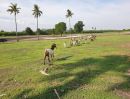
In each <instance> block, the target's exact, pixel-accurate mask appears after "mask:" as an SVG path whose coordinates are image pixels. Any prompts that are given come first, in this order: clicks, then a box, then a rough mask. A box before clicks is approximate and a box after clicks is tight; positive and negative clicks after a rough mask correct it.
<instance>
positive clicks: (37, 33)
mask: <svg viewBox="0 0 130 99" xmlns="http://www.w3.org/2000/svg"><path fill="white" fill-rule="evenodd" d="M37 39H38V40H39V32H38V17H37Z"/></svg>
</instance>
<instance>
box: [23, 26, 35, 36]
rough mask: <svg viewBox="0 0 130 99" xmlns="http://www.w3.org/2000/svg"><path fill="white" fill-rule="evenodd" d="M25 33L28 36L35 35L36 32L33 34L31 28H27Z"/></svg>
mask: <svg viewBox="0 0 130 99" xmlns="http://www.w3.org/2000/svg"><path fill="white" fill-rule="evenodd" d="M25 32H26V33H27V34H28V35H34V32H33V30H32V29H31V28H30V27H27V28H26V29H25Z"/></svg>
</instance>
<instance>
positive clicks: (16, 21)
mask: <svg viewBox="0 0 130 99" xmlns="http://www.w3.org/2000/svg"><path fill="white" fill-rule="evenodd" d="M15 26H16V40H17V42H18V41H19V38H18V32H17V20H16V14H15Z"/></svg>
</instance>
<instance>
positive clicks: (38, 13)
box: [32, 4, 42, 40]
mask: <svg viewBox="0 0 130 99" xmlns="http://www.w3.org/2000/svg"><path fill="white" fill-rule="evenodd" d="M32 11H33V15H34V17H35V18H36V19H37V37H38V40H39V32H38V18H39V17H40V16H41V15H42V11H41V10H40V8H39V6H38V5H36V4H35V5H34V8H33V10H32Z"/></svg>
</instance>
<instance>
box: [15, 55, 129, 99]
mask: <svg viewBox="0 0 130 99" xmlns="http://www.w3.org/2000/svg"><path fill="white" fill-rule="evenodd" d="M63 60H64V59H63ZM92 66H96V69H91V67H92ZM129 66H130V57H129V56H125V55H124V56H120V55H117V56H116V55H111V56H104V57H101V58H88V59H82V60H79V61H77V62H75V63H68V64H62V65H61V66H60V68H59V69H64V70H65V71H68V72H62V73H59V74H58V73H57V74H55V75H50V76H49V77H48V78H46V79H43V80H42V82H44V80H47V81H54V80H56V79H59V78H64V79H66V78H68V77H70V76H72V75H73V76H74V79H72V80H70V81H68V82H66V83H64V84H63V85H57V86H55V87H49V88H48V89H47V90H44V91H43V92H42V93H41V94H38V95H34V96H31V97H28V98H29V99H57V96H56V95H55V93H54V91H53V89H57V91H58V93H59V94H60V97H63V96H64V95H65V94H67V93H68V92H69V91H72V90H75V89H77V88H79V87H81V86H83V85H85V84H89V83H90V82H91V80H93V79H94V78H96V77H98V76H100V75H101V74H103V73H105V72H107V71H117V72H122V73H125V72H126V71H127V69H128V68H129ZM79 67H81V68H84V69H83V70H82V71H80V72H77V73H71V71H73V70H74V69H76V68H79ZM129 81H130V79H128V82H129ZM128 82H126V83H122V84H120V86H122V87H120V88H122V89H124V88H125V87H126V88H130V86H129V85H128ZM127 85H128V86H127ZM111 90H112V89H111ZM16 97H17V98H18V97H19V95H18V96H16Z"/></svg>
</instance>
